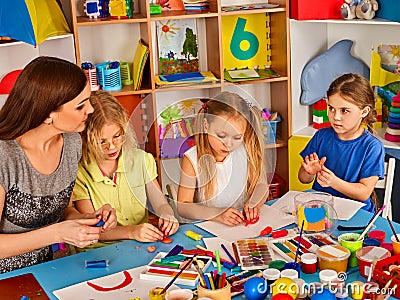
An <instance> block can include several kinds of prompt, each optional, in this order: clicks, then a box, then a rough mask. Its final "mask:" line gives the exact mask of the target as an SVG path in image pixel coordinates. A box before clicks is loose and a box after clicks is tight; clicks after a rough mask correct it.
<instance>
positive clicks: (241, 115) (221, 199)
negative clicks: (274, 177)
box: [178, 92, 268, 225]
mask: <svg viewBox="0 0 400 300" xmlns="http://www.w3.org/2000/svg"><path fill="white" fill-rule="evenodd" d="M195 139H196V146H194V147H192V148H191V149H189V150H188V151H187V152H186V153H185V155H184V157H183V160H182V166H181V167H182V170H181V178H180V184H179V189H178V212H179V214H180V215H181V216H182V217H185V218H188V219H196V220H198V219H207V220H210V219H211V220H216V221H219V222H221V223H224V224H227V225H237V224H239V223H241V222H243V221H244V220H249V221H252V220H255V219H257V217H258V216H259V213H260V207H261V205H263V203H264V201H265V200H266V198H267V195H268V184H267V181H266V176H265V170H264V161H263V158H264V151H263V142H262V138H261V130H260V111H259V110H258V109H257V108H256V107H254V106H252V105H251V104H250V103H249V102H247V101H245V100H244V99H243V98H241V97H240V96H239V95H237V94H234V93H229V92H223V93H220V94H219V95H217V96H216V97H215V98H213V99H210V100H208V101H206V102H204V104H203V107H202V108H201V109H200V111H199V113H198V115H197V118H196V135H195Z"/></svg>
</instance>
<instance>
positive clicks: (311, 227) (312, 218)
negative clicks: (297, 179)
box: [294, 192, 337, 233]
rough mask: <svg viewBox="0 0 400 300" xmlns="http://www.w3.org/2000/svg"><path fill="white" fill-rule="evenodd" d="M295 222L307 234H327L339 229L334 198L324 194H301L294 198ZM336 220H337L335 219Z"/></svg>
mask: <svg viewBox="0 0 400 300" xmlns="http://www.w3.org/2000/svg"><path fill="white" fill-rule="evenodd" d="M294 208H295V213H296V218H295V222H296V224H297V225H298V226H299V228H300V227H301V224H302V222H303V221H304V228H303V231H304V232H305V233H315V232H326V231H332V230H335V229H336V227H337V213H336V211H335V210H334V208H333V196H332V195H331V194H328V193H323V192H301V193H298V194H296V195H295V196H294ZM335 218H336V219H335Z"/></svg>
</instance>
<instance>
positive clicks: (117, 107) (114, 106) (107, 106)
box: [81, 91, 136, 165]
mask: <svg viewBox="0 0 400 300" xmlns="http://www.w3.org/2000/svg"><path fill="white" fill-rule="evenodd" d="M90 103H91V104H92V106H93V109H94V112H93V113H92V114H90V115H89V116H88V119H87V121H86V128H85V130H84V131H82V134H81V135H82V162H83V163H84V164H86V165H87V164H89V163H90V162H91V159H94V160H95V162H96V163H97V164H100V163H101V162H102V160H103V152H104V151H103V149H102V147H101V144H100V141H101V138H102V137H101V132H102V130H103V127H104V125H106V124H107V123H114V124H116V125H117V126H119V127H120V128H121V131H122V132H123V134H124V135H125V137H124V138H125V139H126V142H125V143H126V146H130V147H136V139H135V136H134V134H133V132H134V131H133V128H130V129H129V130H127V126H128V116H127V113H126V111H125V109H124V108H123V107H122V105H121V104H120V103H119V102H118V100H117V99H115V97H114V96H113V95H111V94H110V93H109V92H106V91H94V92H92V93H91V95H90Z"/></svg>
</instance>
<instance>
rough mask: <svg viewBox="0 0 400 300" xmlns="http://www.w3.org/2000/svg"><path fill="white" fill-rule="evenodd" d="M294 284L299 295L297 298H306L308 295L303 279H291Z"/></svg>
mask: <svg viewBox="0 0 400 300" xmlns="http://www.w3.org/2000/svg"><path fill="white" fill-rule="evenodd" d="M293 281H294V282H296V285H297V288H298V291H299V294H298V296H297V298H306V297H307V295H308V289H307V284H306V282H305V281H304V279H301V278H295V279H293Z"/></svg>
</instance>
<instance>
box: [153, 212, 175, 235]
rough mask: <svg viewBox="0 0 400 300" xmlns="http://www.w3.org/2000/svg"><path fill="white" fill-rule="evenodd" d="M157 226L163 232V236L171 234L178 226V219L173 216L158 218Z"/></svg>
mask: <svg viewBox="0 0 400 300" xmlns="http://www.w3.org/2000/svg"><path fill="white" fill-rule="evenodd" d="M158 227H159V228H160V230H161V231H162V232H163V233H164V237H168V236H170V235H173V234H174V233H175V232H176V231H177V230H178V228H179V223H178V220H177V219H175V217H174V216H171V217H166V218H160V219H159V220H158Z"/></svg>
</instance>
